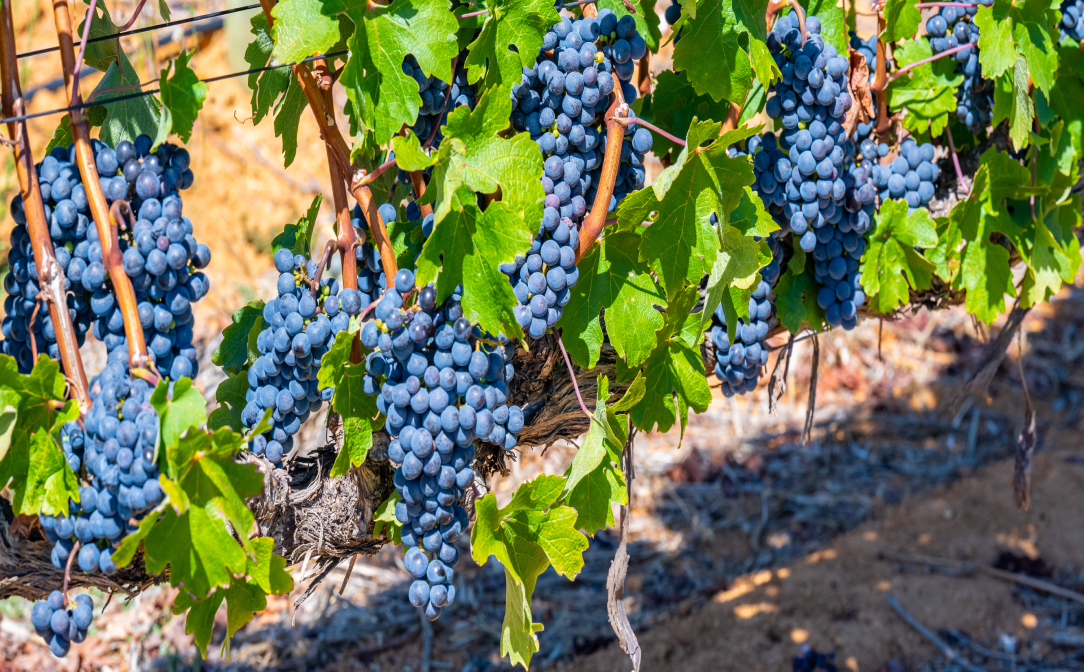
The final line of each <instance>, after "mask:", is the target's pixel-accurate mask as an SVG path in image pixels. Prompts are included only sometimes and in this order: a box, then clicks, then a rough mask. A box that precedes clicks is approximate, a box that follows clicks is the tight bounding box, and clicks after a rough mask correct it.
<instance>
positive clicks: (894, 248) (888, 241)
mask: <svg viewBox="0 0 1086 672" xmlns="http://www.w3.org/2000/svg"><path fill="white" fill-rule="evenodd" d="M938 242H939V239H938V237H937V236H936V232H935V223H934V222H933V221H932V219H931V215H930V214H929V213H928V211H927V209H926V208H917V209H915V210H913V212H912V213H909V206H908V205H907V204H906V203H905V201H903V200H888V201H884V202H883V204H882V208H880V209H879V212H878V214H877V215H875V230H874V232H872V233H871V235H870V237H869V238H868V243H867V250H866V251H865V252H864V256H863V258H862V259H861V260H860V281H861V283H862V284H863V288H864V292H866V293H867V296H868V297H870V305H871V307H872V308H874V309H875V310H876V311H878V312H880V313H892V312H893V311H894V310H895V309H897V307H898V306H902V305H905V304H907V303H908V302H909V290H910V289H918V290H926V289H929V288H930V287H931V276H932V272H933V271H934V269H935V264H933V263H932V262H930V261H929V260H927V259H925V258H924V257H923V256H921V254H920V253H918V252H917V251H916V249H915V248H917V247H924V248H929V247H934V246H935V245H936V244H937V243H938Z"/></svg>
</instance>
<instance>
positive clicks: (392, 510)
mask: <svg viewBox="0 0 1086 672" xmlns="http://www.w3.org/2000/svg"><path fill="white" fill-rule="evenodd" d="M402 499H403V497H401V496H400V493H399V491H397V490H393V491H392V494H390V495H389V496H388V499H386V500H385V501H383V502H381V506H379V507H377V510H376V511H374V512H373V538H374V539H378V538H380V537H382V536H386V537H388V538H389V539H391V540H392V543H394V544H398V543H400V530H401V529H403V525H401V524H400V521H398V520H396V504H398V503H399V502H400V500H402Z"/></svg>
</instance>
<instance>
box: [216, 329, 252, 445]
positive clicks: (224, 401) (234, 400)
mask: <svg viewBox="0 0 1086 672" xmlns="http://www.w3.org/2000/svg"><path fill="white" fill-rule="evenodd" d="M228 328H229V327H228ZM248 391H249V369H241V370H239V371H238V372H237V373H235V374H234V375H230V374H227V377H226V380H224V381H222V382H221V383H219V386H218V387H216V388H215V401H217V402H218V403H219V407H218V408H216V409H215V410H214V411H212V412H211V416H210V417H208V419H207V428H208V429H210V430H212V431H215V430H216V429H219V428H220V427H228V428H230V429H232V430H234V431H235V432H244V431H245V425H244V423H242V421H241V411H242V409H244V408H245V404H246V403H248V402H246V401H245V393H246V392H248Z"/></svg>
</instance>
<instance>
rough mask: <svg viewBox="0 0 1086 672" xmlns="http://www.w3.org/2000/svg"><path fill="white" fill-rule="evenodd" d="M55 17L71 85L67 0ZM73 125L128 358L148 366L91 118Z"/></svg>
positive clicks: (81, 116)
mask: <svg viewBox="0 0 1086 672" xmlns="http://www.w3.org/2000/svg"><path fill="white" fill-rule="evenodd" d="M53 19H54V20H55V21H56V26H57V40H58V41H59V43H60V60H61V64H62V66H63V69H64V82H65V84H66V85H68V86H70V85H71V82H72V77H73V72H74V71H75V50H74V45H73V43H72V20H71V16H70V14H69V13H68V3H67V2H66V1H65V0H53ZM73 102H74V103H76V104H78V103H79V102H81V101H80V96H79V92H78V91H76V93H75V100H74V101H73ZM69 118H70V120H71V127H72V139H73V140H74V141H75V157H76V164H77V165H78V166H79V173H80V174H81V175H82V176H83V186H84V188H85V189H86V191H87V203H88V204H89V206H90V211H91V217H92V218H93V219H94V225H95V228H97V230H98V241H99V243H101V245H102V263H103V264H104V265H105V267H106V272H107V273H108V274H109V279H110V281H111V282H112V283H113V291H114V293H115V295H116V297H117V305H118V306H120V308H121V315H122V317H123V318H124V335H125V339H126V340H127V341H128V361H129V364H130V365H131V367H132V368H144V367H146V366H147V365H148V364H149V363H150V357H149V356H148V354H147V341H146V338H145V337H144V334H143V325H142V324H141V323H140V318H139V309H138V307H137V306H138V302H137V301H136V291H135V290H134V289H133V288H132V280H131V279H130V278H129V277H128V273H126V272H125V270H124V258H123V256H122V255H121V248H120V245H119V244H118V241H117V226H118V225H119V222H116V221H114V220H113V218H112V217H111V216H110V212H109V206H108V205H107V203H106V197H105V194H103V193H102V184H101V182H100V181H99V178H98V167H97V165H95V163H94V150H93V149H92V147H91V141H90V128H89V127H88V126H87V117H86V114H85V113H84V111H83V110H72V111H71V112H70V113H69Z"/></svg>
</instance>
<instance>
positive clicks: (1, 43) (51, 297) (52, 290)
mask: <svg viewBox="0 0 1086 672" xmlns="http://www.w3.org/2000/svg"><path fill="white" fill-rule="evenodd" d="M57 1H58V2H63V1H64V0H57ZM2 5H3V9H2V17H0V108H2V110H3V114H4V116H5V117H11V116H16V115H19V116H21V115H22V114H23V113H24V112H25V107H24V103H23V93H22V90H21V89H20V86H19V72H18V64H17V56H16V53H15V29H14V23H13V21H12V18H11V4H10V3H9V2H7V1H6V0H4V2H3V3H2ZM66 8H67V4H65V9H66ZM7 127H8V136H9V137H10V139H11V144H12V148H13V152H14V154H15V172H16V174H17V176H18V180H19V193H20V195H21V196H22V199H23V209H24V211H25V213H26V222H27V232H28V233H29V235H30V245H31V247H32V248H33V250H34V263H35V265H36V266H37V270H38V284H39V294H38V296H39V297H41V298H42V299H43V300H45V301H48V308H49V317H50V319H51V320H52V322H53V327H54V328H55V330H56V338H57V345H58V346H59V348H60V359H61V363H62V364H63V365H64V372H65V374H66V376H67V377H68V379H69V380H70V381H71V394H72V396H73V397H74V398H75V400H76V401H77V403H78V405H79V409H80V412H81V413H86V412H87V411H88V410H89V409H90V403H91V402H90V395H89V394H88V393H87V374H86V372H85V371H84V370H83V359H82V357H80V354H79V341H78V340H77V338H76V332H75V326H74V325H73V324H72V318H71V314H70V313H69V312H68V309H67V306H68V301H67V297H66V293H65V291H64V282H65V279H64V271H63V270H62V269H61V268H60V264H58V263H57V259H56V255H55V254H54V253H53V241H52V239H51V238H50V236H49V222H48V221H47V220H46V218H45V206H44V204H43V203H42V198H41V190H40V188H39V185H38V173H37V171H36V170H35V169H34V157H33V154H32V153H31V150H30V140H29V137H28V135H27V127H26V122H25V121H21V122H11V123H9V124H8V125H7ZM43 294H44V297H43V296H42V295H43ZM32 334H33V331H32V330H31V336H30V342H31V344H32V345H33V344H34V342H35V341H34V337H33V335H32Z"/></svg>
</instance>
